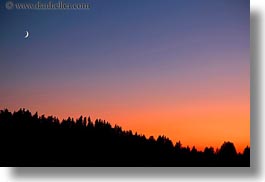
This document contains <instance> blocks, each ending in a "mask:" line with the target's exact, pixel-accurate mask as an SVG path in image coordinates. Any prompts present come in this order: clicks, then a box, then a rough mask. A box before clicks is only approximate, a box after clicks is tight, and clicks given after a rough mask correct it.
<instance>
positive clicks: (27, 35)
mask: <svg viewBox="0 0 265 182" xmlns="http://www.w3.org/2000/svg"><path fill="white" fill-rule="evenodd" d="M28 37H29V31H26V35H25V37H24V38H25V39H27V38H28Z"/></svg>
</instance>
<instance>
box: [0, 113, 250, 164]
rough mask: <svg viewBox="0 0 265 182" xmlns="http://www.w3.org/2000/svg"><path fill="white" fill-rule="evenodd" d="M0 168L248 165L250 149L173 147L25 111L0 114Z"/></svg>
mask: <svg viewBox="0 0 265 182" xmlns="http://www.w3.org/2000/svg"><path fill="white" fill-rule="evenodd" d="M0 135H1V136H0V144H1V145H0V146H1V149H0V166H250V148H249V147H246V148H245V150H244V152H243V154H240V153H237V152H236V149H235V147H234V144H233V143H231V142H224V144H223V145H222V146H221V147H220V149H218V150H216V151H215V150H214V148H213V147H206V148H205V150H204V151H198V150H197V149H196V148H195V147H192V148H191V149H190V148H189V147H184V146H182V144H181V143H180V142H177V143H176V144H175V145H173V143H172V141H171V140H170V139H169V138H167V137H166V136H159V137H158V138H157V139H155V138H154V137H152V136H151V137H149V138H146V137H145V136H144V135H139V134H137V133H135V134H133V132H132V131H124V130H122V128H121V127H120V126H117V125H115V126H114V127H112V126H111V125H110V124H109V123H108V122H106V121H104V120H101V119H96V120H95V121H94V122H92V121H91V119H90V117H82V116H81V117H80V118H78V119H76V120H74V119H73V118H68V119H66V120H65V119H64V120H62V121H59V119H58V118H56V117H53V116H49V117H45V116H44V115H42V116H39V115H38V113H35V114H34V115H32V113H31V112H30V111H28V110H25V109H20V110H19V111H17V112H14V113H11V112H9V111H8V110H7V109H6V110H1V111H0Z"/></svg>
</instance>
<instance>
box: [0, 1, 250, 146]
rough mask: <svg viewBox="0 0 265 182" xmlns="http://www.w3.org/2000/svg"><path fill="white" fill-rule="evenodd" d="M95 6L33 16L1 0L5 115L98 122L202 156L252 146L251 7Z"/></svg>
mask: <svg viewBox="0 0 265 182" xmlns="http://www.w3.org/2000/svg"><path fill="white" fill-rule="evenodd" d="M14 2H16V1H14ZM19 2H34V1H25V0H23V1H19ZM35 2H36V1H35ZM66 2H70V1H66ZM75 2H78V1H75ZM86 2H89V3H91V6H92V8H91V9H90V10H79V11H78V10H68V11H44V10H42V11H36V10H31V11H30V10H5V9H4V8H3V7H4V4H5V1H1V3H0V5H1V8H0V27H1V28H0V85H1V86H0V109H3V108H8V109H9V110H11V111H13V110H17V109H19V108H22V107H23V108H27V109H30V110H31V111H32V112H35V111H38V112H39V114H46V115H55V116H58V117H59V118H61V119H62V118H66V117H68V116H72V117H75V118H76V117H78V116H80V115H84V116H87V115H90V116H91V117H92V119H96V118H102V119H105V120H107V121H109V122H110V123H111V124H113V125H114V124H118V125H120V126H122V128H123V129H126V130H129V129H131V130H132V131H133V132H138V133H142V134H145V135H146V136H150V135H153V136H155V137H157V136H158V135H160V134H161V135H162V134H164V135H166V136H168V137H169V138H170V139H171V140H172V141H173V142H174V143H175V142H176V141H179V140H180V141H181V142H182V143H183V145H184V146H187V145H189V146H190V147H192V146H193V145H195V146H196V147H197V148H198V149H200V150H202V149H204V147H205V146H213V147H215V148H216V147H220V146H221V144H222V143H223V142H224V141H232V142H233V143H234V144H235V145H236V148H237V150H238V151H242V150H243V148H244V147H245V146H247V145H250V60H249V59H250V42H249V39H250V36H249V34H250V30H249V29H250V25H249V23H250V22H249V18H250V9H249V1H248V0H232V1H231V0H200V1H199V0H112V1H110V0H90V1H86ZM26 30H28V31H29V32H30V38H29V39H24V35H25V31H26Z"/></svg>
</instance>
